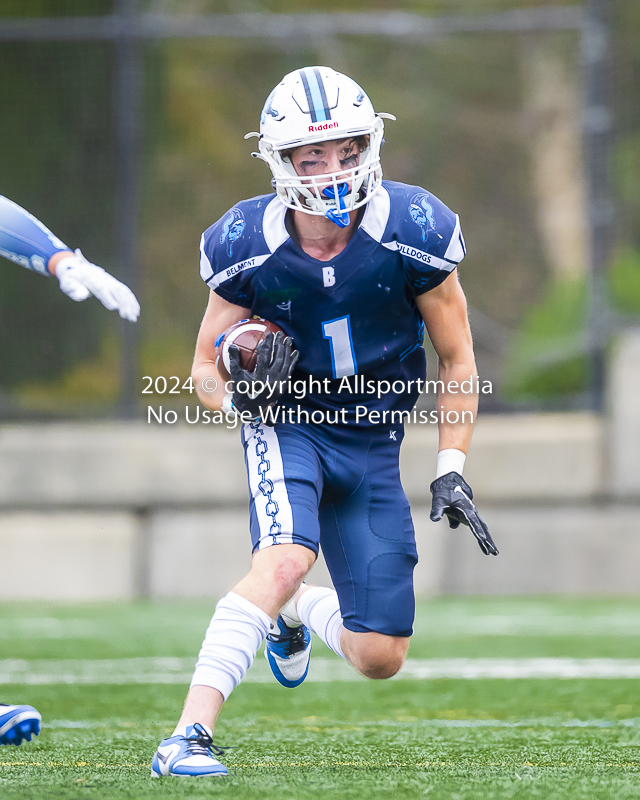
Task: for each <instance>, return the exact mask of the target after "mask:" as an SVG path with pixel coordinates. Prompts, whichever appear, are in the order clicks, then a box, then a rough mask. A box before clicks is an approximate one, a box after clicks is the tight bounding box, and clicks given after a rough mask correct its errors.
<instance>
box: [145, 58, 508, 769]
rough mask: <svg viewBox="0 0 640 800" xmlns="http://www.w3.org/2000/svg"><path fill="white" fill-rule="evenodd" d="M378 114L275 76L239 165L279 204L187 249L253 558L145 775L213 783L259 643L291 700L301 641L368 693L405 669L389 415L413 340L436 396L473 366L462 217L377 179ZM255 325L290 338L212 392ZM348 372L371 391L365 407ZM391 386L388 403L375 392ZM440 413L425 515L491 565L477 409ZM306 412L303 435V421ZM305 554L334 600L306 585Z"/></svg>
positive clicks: (266, 199)
mask: <svg viewBox="0 0 640 800" xmlns="http://www.w3.org/2000/svg"><path fill="white" fill-rule="evenodd" d="M384 118H389V115H388V114H376V113H375V111H374V109H373V107H372V105H371V102H370V100H369V98H368V97H367V95H366V94H365V92H364V91H363V90H362V89H361V88H360V86H358V84H356V83H355V82H354V81H353V80H351V79H350V78H349V77H347V76H346V75H342V74H340V73H338V72H335V71H334V70H333V69H329V68H327V67H307V68H304V69H299V70H296V71H295V72H292V73H290V74H289V75H286V76H285V77H284V78H283V80H282V82H281V83H280V84H278V86H276V88H275V89H274V90H273V92H272V93H271V94H270V95H269V98H268V100H267V102H266V104H265V107H264V110H263V112H262V117H261V120H260V132H259V134H256V135H257V136H258V137H259V140H258V152H257V153H254V155H256V156H257V157H258V158H261V159H262V160H264V161H266V163H267V164H268V165H269V167H270V169H271V172H272V175H273V180H272V185H273V187H274V189H275V193H274V194H269V195H263V196H260V197H255V198H253V199H251V200H246V201H243V202H240V203H238V204H237V205H236V206H234V207H233V209H231V210H230V211H229V212H227V214H225V215H224V216H223V217H222V218H221V220H220V221H219V222H217V223H216V224H215V225H213V226H211V227H210V228H209V229H208V230H207V231H205V233H204V234H203V236H202V240H201V244H200V253H201V261H200V270H201V274H202V278H203V279H204V281H205V282H206V283H207V284H208V286H209V287H210V289H211V293H210V296H209V304H208V307H207V310H206V313H205V316H204V320H203V322H202V327H201V329H200V333H199V336H198V342H197V346H196V354H195V361H194V366H193V378H194V381H195V383H196V386H197V388H198V394H199V397H200V399H201V400H202V402H203V403H204V405H206V406H207V407H208V408H210V409H223V410H225V411H227V412H233V411H234V410H235V411H236V412H242V414H243V418H244V419H248V420H249V421H247V422H245V424H244V426H243V431H242V441H243V445H244V450H245V460H246V466H247V472H248V480H249V490H250V494H251V500H250V503H251V509H250V511H251V513H250V519H251V538H252V542H253V560H252V566H251V571H250V572H249V574H248V575H247V576H246V577H245V578H243V579H242V580H241V581H240V582H239V583H238V584H237V585H236V586H235V587H234V588H233V590H232V591H231V592H229V594H227V595H226V596H225V597H223V598H222V600H220V601H219V603H218V604H217V606H216V609H215V613H214V615H213V617H212V619H211V623H210V625H209V628H208V630H207V632H206V635H205V639H204V642H203V644H202V648H201V651H200V655H199V658H198V662H197V665H196V669H195V672H194V675H193V680H192V683H191V688H190V690H189V693H188V695H187V700H186V703H185V706H184V710H183V712H182V716H181V718H180V720H179V722H178V725H177V727H176V729H175V731H174V733H173V735H172V736H170V737H169V738H167V739H165V740H164V741H163V742H162V743H161V744H160V746H159V748H158V750H157V753H156V754H155V756H154V759H153V764H152V774H153V775H155V776H161V775H180V776H187V775H191V776H202V775H225V774H226V773H227V770H226V768H225V767H224V766H223V765H222V764H221V763H220V761H219V757H221V756H222V753H223V748H220V747H218V746H216V745H214V744H213V741H212V730H213V727H214V724H215V720H216V718H217V716H218V713H219V712H220V709H221V707H222V704H223V703H224V701H225V700H226V699H227V697H228V696H229V694H230V693H231V692H232V690H233V689H234V688H235V687H236V686H237V685H238V683H239V682H240V681H241V680H242V678H243V676H244V674H245V673H246V671H247V669H248V668H249V667H250V666H251V663H252V661H253V659H254V657H255V654H256V651H257V649H258V647H259V646H260V645H261V643H262V642H263V640H264V639H265V638H266V640H267V646H266V655H267V659H268V661H269V664H270V666H271V669H272V671H273V673H274V675H275V677H276V678H277V679H278V680H279V681H280V683H282V684H283V685H284V686H288V687H294V686H298V685H299V684H300V683H301V682H302V681H303V680H304V678H305V676H306V674H307V671H308V668H309V657H310V649H311V637H310V634H309V631H312V632H314V633H316V634H317V635H318V636H319V637H320V638H321V639H322V640H323V641H324V642H325V643H326V644H327V645H328V646H329V647H330V648H331V649H332V650H333V651H334V652H335V653H336V654H337V655H338V656H340V657H341V658H344V659H345V660H347V661H348V662H349V663H350V664H351V665H352V666H353V667H354V668H355V669H356V670H358V671H359V672H360V673H362V674H363V675H365V676H367V677H369V678H377V679H382V678H390V677H391V676H392V675H395V674H396V673H397V672H398V670H399V669H400V668H401V666H402V664H403V662H404V660H405V657H406V653H407V648H408V645H409V637H410V636H411V634H412V632H413V631H412V624H413V618H414V606H415V601H414V591H413V570H414V567H415V565H416V562H417V553H416V545H415V537H414V531H413V525H412V522H411V514H410V510H409V503H408V501H407V498H406V496H405V494H404V492H403V490H402V486H401V484H400V474H399V465H398V459H399V450H400V445H401V442H402V438H403V426H402V424H401V422H399V421H398V419H399V418H401V417H402V414H401V413H399V412H407V411H409V410H410V409H412V408H413V406H414V404H415V402H416V399H417V396H418V392H419V388H418V385H417V383H416V381H417V380H418V379H422V380H424V379H425V377H426V363H425V351H424V349H423V335H424V328H425V326H426V329H427V332H428V334H429V336H430V338H431V341H432V343H433V345H434V348H435V350H436V353H437V354H438V360H439V363H438V370H439V379H440V380H441V381H442V382H443V384H444V387H447V385H448V384H449V382H457V383H458V384H460V383H461V382H462V381H468V380H469V378H470V376H475V375H476V367H475V360H474V355H473V347H472V342H471V333H470V330H469V324H468V321H467V308H466V302H465V297H464V294H463V292H462V289H461V287H460V284H459V282H458V276H457V272H456V267H457V264H458V263H459V262H460V261H461V259H462V258H463V256H464V253H465V248H464V240H463V238H462V233H461V230H460V221H459V219H458V217H457V215H456V214H454V213H453V212H452V211H450V210H449V209H448V208H447V207H446V206H445V205H444V204H443V203H442V202H441V201H440V200H438V198H436V197H435V196H434V195H432V194H431V193H430V192H428V191H426V190H425V189H423V188H421V187H420V186H408V185H406V184H401V183H394V182H392V181H383V180H382V169H381V166H380V147H381V145H382V141H383V130H384V123H383V119H384ZM252 315H258V316H260V317H264V318H266V319H268V320H270V321H272V322H274V323H276V324H277V325H279V326H280V327H281V328H282V329H283V330H284V331H285V333H286V337H285V336H283V335H282V334H277V335H276V336H275V337H274V336H273V334H268V335H267V337H265V339H264V340H263V342H261V343H260V345H258V348H257V361H256V368H255V370H254V372H248V371H247V370H244V369H243V368H242V366H241V362H240V354H239V352H238V351H237V349H234V347H233V346H230V347H229V360H230V372H231V376H232V379H233V381H234V383H233V391H232V392H228V393H227V392H225V388H224V381H223V380H222V379H220V376H219V375H218V373H217V371H216V369H215V363H214V361H215V355H214V350H215V344H216V341H217V340H218V338H219V336H220V335H221V333H222V332H224V331H225V330H226V328H228V327H229V326H230V325H232V324H233V323H236V322H238V321H240V320H242V319H244V318H247V317H251V316H252ZM291 341H293V343H295V348H296V350H295V351H293V350H292V344H291ZM289 374H291V376H292V378H295V379H296V380H298V379H301V380H302V379H304V380H306V381H307V383H308V385H309V387H310V391H308V392H307V394H306V396H305V397H304V398H302V399H300V400H296V399H295V397H294V396H292V394H291V392H290V391H289V389H288V387H287V384H286V379H287V377H288V376H289ZM210 376H213V377H215V378H217V380H218V388H217V389H216V390H215V391H214V392H209V391H207V389H210V388H211V386H212V384H211V382H210V381H206V380H205V379H206V378H207V377H210ZM310 376H313V378H314V379H317V380H316V383H315V384H311V383H309V378H310ZM360 376H363V377H364V378H366V381H367V385H368V386H371V385H373V386H375V387H378V388H379V389H380V391H379V392H376V393H375V394H373V395H372V394H370V393H368V392H367V389H366V388H364V386H365V385H364V384H363V383H362V382H361V380H358V378H360ZM324 379H327V380H326V382H325V381H324ZM203 381H204V385H203ZM394 381H395V382H396V386H397V387H398V389H397V390H396V391H388V390H387V391H383V388H384V389H387V387H388V386H389V385H390V384H392V383H393V382H394ZM321 382H322V383H321ZM241 387H244V390H243V391H241ZM275 387H277V388H278V389H279V390H280V393H279V396H278V397H277V400H278V406H277V408H279V409H280V410H283V411H287V410H289V411H292V413H293V416H291V415H289V416H287V415H286V414H285V415H284V416H280V417H278V418H277V421H275V420H276V417H275V416H273V415H272V414H271V413H270V412H273V410H274V407H273V406H272V407H271V409H270V408H269V405H270V403H272V402H273V400H274V396H277V393H276V395H274V394H272V392H273V389H274V388H275ZM349 387H350V388H349ZM403 387H407V389H406V391H403ZM363 407H364V408H366V411H367V414H366V415H364V416H363V415H362V411H361V410H362V408H363ZM343 408H344V409H345V411H344V413H342V411H341V409H343ZM359 408H360V413H358V409H359ZM438 408H439V409H440V410H441V411H442V412H443V413H442V415H441V418H440V424H439V433H440V445H439V453H438V459H437V471H436V478H435V480H434V481H433V483H432V484H431V492H432V494H433V506H432V512H431V519H433V520H439V519H441V518H442V517H443V516H445V515H446V516H447V517H448V519H449V524H450V525H451V527H457V526H458V525H459V524H460V523H462V524H463V525H468V526H469V527H470V529H471V531H472V532H473V534H474V535H475V537H476V539H477V541H478V542H479V544H480V547H481V548H482V551H483V552H484V553H486V554H493V555H496V554H497V552H498V551H497V549H496V547H495V545H494V543H493V541H492V539H491V536H490V534H489V531H488V530H487V527H486V525H485V524H484V522H483V521H482V520H481V519H480V517H479V515H478V512H477V510H476V507H475V505H474V503H473V494H472V492H471V489H470V487H469V486H468V484H467V483H466V482H465V480H464V478H463V477H462V470H463V466H464V462H465V458H466V452H467V449H468V447H469V443H470V439H471V434H472V427H473V423H472V421H470V420H472V419H473V418H474V416H475V412H476V408H477V396H476V395H472V394H462V393H456V392H454V391H452V392H451V393H446V392H445V391H442V392H441V393H440V395H439V397H438ZM392 412H395V413H394V414H392ZM453 412H455V413H453ZM463 412H467V414H466V416H465V415H464V414H463ZM312 414H313V420H315V423H314V421H310V422H307V421H306V420H307V415H308V416H309V419H311V415H312ZM376 414H377V416H376ZM461 418H462V419H464V420H465V422H464V423H460V422H458V423H457V424H456V423H454V422H453V421H450V422H448V421H447V419H449V420H455V419H458V420H459V419H461ZM269 422H270V423H271V424H267V423H269ZM319 545H322V550H323V553H324V556H325V559H326V562H327V566H328V568H329V571H330V573H331V577H332V580H333V585H334V586H335V590H334V589H327V588H323V587H312V586H306V585H305V584H304V583H303V580H304V577H305V575H306V574H307V572H308V571H309V569H310V568H311V567H312V566H313V563H314V561H315V559H316V557H317V554H318V547H319Z"/></svg>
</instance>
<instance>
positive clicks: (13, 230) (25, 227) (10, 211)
mask: <svg viewBox="0 0 640 800" xmlns="http://www.w3.org/2000/svg"><path fill="white" fill-rule="evenodd" d="M70 252H71V251H70V250H69V248H68V247H67V246H66V244H65V243H64V242H62V241H60V239H58V237H57V236H55V234H53V233H52V232H51V231H50V230H49V229H48V228H47V227H46V226H45V225H43V224H42V222H40V220H38V219H36V218H35V217H34V216H33V215H32V214H30V213H29V212H28V211H25V209H24V208H22V207H21V206H19V205H18V204H17V203H14V202H13V201H12V200H9V199H8V198H6V197H0V255H2V256H4V257H5V258H8V259H9V261H13V262H14V264H19V265H20V266H21V267H25V268H26V269H30V270H33V271H34V272H40V273H42V274H43V275H49V274H53V273H51V272H50V269H49V268H48V267H49V264H50V262H51V260H52V259H54V258H55V256H56V255H57V254H61V255H63V256H68V255H69V254H70Z"/></svg>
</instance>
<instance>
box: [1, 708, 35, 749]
mask: <svg viewBox="0 0 640 800" xmlns="http://www.w3.org/2000/svg"><path fill="white" fill-rule="evenodd" d="M41 722H42V717H41V716H40V714H39V713H38V712H37V711H36V710H35V708H34V707H33V706H10V705H8V704H7V703H0V744H15V745H18V744H22V742H24V741H27V742H30V741H31V739H32V737H33V736H37V735H38V734H39V733H40V723H41Z"/></svg>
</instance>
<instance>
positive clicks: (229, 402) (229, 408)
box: [222, 392, 238, 414]
mask: <svg viewBox="0 0 640 800" xmlns="http://www.w3.org/2000/svg"><path fill="white" fill-rule="evenodd" d="M222 410H223V411H224V413H225V414H237V413H238V412H237V411H236V410H235V408H234V407H233V394H232V393H231V392H227V393H226V394H225V396H224V399H223V400H222Z"/></svg>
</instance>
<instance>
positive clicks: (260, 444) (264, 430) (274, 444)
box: [243, 422, 293, 550]
mask: <svg viewBox="0 0 640 800" xmlns="http://www.w3.org/2000/svg"><path fill="white" fill-rule="evenodd" d="M243 432H244V438H245V442H246V444H247V449H246V455H247V471H248V473H249V487H250V489H251V495H252V496H253V501H254V503H255V507H256V513H257V516H258V523H259V525H260V538H259V540H258V550H261V549H262V548H264V547H269V546H270V545H272V544H293V511H292V510H291V503H290V502H289V495H288V494H287V486H286V483H285V480H284V467H283V464H282V454H281V453H280V442H279V441H278V434H277V433H276V432H275V430H274V429H273V428H271V427H269V426H268V425H264V424H263V423H257V422H251V423H247V424H245V425H244V426H243Z"/></svg>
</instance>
